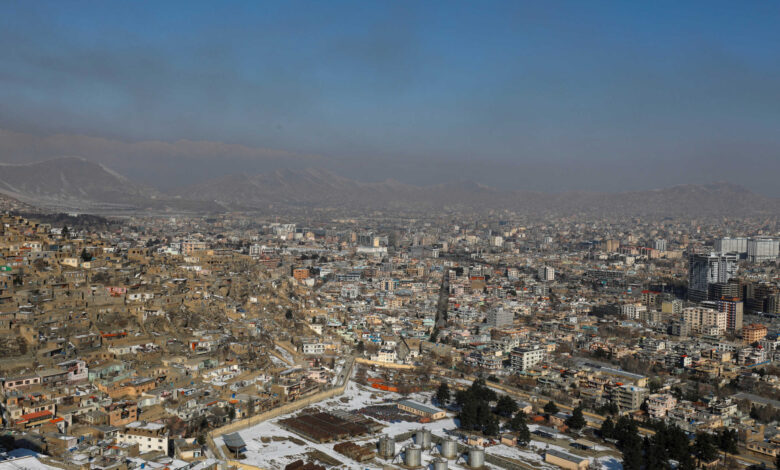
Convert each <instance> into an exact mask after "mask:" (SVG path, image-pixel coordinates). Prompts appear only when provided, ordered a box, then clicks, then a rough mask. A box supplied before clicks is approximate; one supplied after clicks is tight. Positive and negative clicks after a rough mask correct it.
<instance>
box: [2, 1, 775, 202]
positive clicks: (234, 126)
mask: <svg viewBox="0 0 780 470" xmlns="http://www.w3.org/2000/svg"><path fill="white" fill-rule="evenodd" d="M0 59H2V60H0V128H2V129H6V130H9V131H12V132H13V133H15V134H14V135H18V134H19V133H20V134H23V135H24V136H23V137H24V139H25V140H24V142H29V141H30V139H33V141H34V139H44V143H42V144H40V145H37V146H33V147H35V148H33V149H25V148H23V147H21V146H20V145H7V146H5V147H3V146H2V144H1V143H0V150H2V153H0V160H8V161H26V160H28V159H36V158H41V157H46V156H49V155H50V154H51V155H56V154H84V156H86V157H87V158H94V159H109V160H108V161H109V163H113V164H114V165H113V166H116V167H118V169H120V171H123V172H125V173H128V174H130V175H131V176H135V177H138V178H141V179H146V180H148V181H149V182H152V183H157V184H158V185H159V184H160V183H159V182H156V181H154V176H155V175H159V172H156V171H152V170H150V168H149V165H150V163H151V162H152V161H155V160H153V159H152V160H150V157H149V156H148V155H145V154H138V152H137V151H132V152H129V153H128V152H127V151H125V152H124V153H123V151H120V150H116V151H114V152H113V153H115V154H116V155H108V156H107V155H103V154H101V155H91V154H89V152H92V151H94V149H91V148H85V147H84V146H83V144H80V143H79V142H80V141H79V136H90V137H93V138H103V139H107V140H108V141H110V142H116V145H117V146H121V145H122V144H125V145H126V144H128V143H138V142H145V141H162V142H177V141H181V140H191V141H198V142H204V145H207V144H208V143H214V142H223V143H228V144H240V145H243V146H246V147H249V148H262V149H274V150H278V151H284V152H286V153H289V154H290V155H292V156H293V157H291V158H289V159H288V160H289V161H287V162H284V161H282V160H284V159H278V158H277V159H275V160H274V162H273V163H269V161H268V160H267V159H265V158H263V156H262V155H260V154H259V153H258V155H257V156H255V157H247V156H246V155H244V156H242V157H238V156H235V155H231V154H230V151H227V153H224V154H221V157H220V159H209V158H208V155H207V154H208V151H205V150H204V151H203V152H202V154H201V155H200V157H199V158H198V159H197V165H194V166H193V167H192V168H193V170H192V171H193V173H192V177H193V178H203V177H206V176H207V175H212V174H214V173H220V172H222V173H224V172H231V171H263V169H265V168H268V167H269V166H272V165H273V166H280V165H281V166H285V165H288V166H300V165H311V160H310V159H308V156H315V157H316V162H317V166H323V167H327V168H329V169H332V170H335V171H339V172H341V173H344V174H345V175H347V176H351V177H357V178H360V179H371V180H377V179H384V178H386V177H392V178H395V179H400V180H403V181H407V182H411V183H428V182H430V183H438V182H442V181H450V180H460V179H474V180H477V181H479V182H482V183H484V184H490V185H494V186H498V187H506V188H513V187H514V188H526V189H546V190H556V191H557V190H565V189H589V190H601V189H606V190H615V191H617V190H625V189H636V188H639V189H646V188H653V187H661V186H669V185H672V184H678V183H685V182H711V181H732V182H735V183H739V184H744V185H748V186H750V187H752V188H753V189H755V190H756V191H758V192H763V193H766V194H772V195H780V189H778V188H777V186H778V185H776V184H773V182H774V181H775V180H776V175H777V174H780V132H778V129H780V87H778V83H780V3H777V2H713V1H709V2H663V1H653V2H596V1H588V2H582V1H577V2H514V1H513V2H491V1H488V2H473V1H472V2H457V1H446V2H445V1H442V2H434V1H429V2H399V1H391V2H378V1H360V2H338V1H335V2H330V1H328V2H322V1H312V2H238V1H236V2H195V1H187V2H112V1H96V2H70V1H69V2H61V1H56V2H42V1H40V2H28V1H18V2H13V1H5V2H2V3H0ZM53 135H57V136H58V140H57V142H56V143H52V139H51V138H52V136H53ZM46 139H48V140H46ZM101 148H102V149H103V150H102V152H103V153H109V154H111V153H112V150H111V144H106V145H105V146H104V147H101ZM174 153H176V155H167V154H166V155H162V156H157V157H159V158H162V159H168V160H170V163H171V165H170V166H171V167H176V165H175V160H176V159H177V158H187V155H181V153H182V152H174ZM196 153H197V152H196ZM260 153H262V152H260ZM296 155H302V156H307V157H306V158H304V157H302V158H295V157H294V156H296ZM112 157H113V158H114V160H110V158H112ZM120 157H121V158H120ZM757 170H758V171H757ZM756 173H759V174H758V175H757V174H756ZM186 177H187V175H184V176H182V178H185V179H186ZM165 180H166V181H168V180H169V178H168V177H166V178H165ZM179 182H181V181H179Z"/></svg>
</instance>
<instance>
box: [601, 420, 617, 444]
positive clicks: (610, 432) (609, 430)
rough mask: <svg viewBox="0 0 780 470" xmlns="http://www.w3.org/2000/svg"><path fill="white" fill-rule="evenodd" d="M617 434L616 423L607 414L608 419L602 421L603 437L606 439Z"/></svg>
mask: <svg viewBox="0 0 780 470" xmlns="http://www.w3.org/2000/svg"><path fill="white" fill-rule="evenodd" d="M614 436H615V423H613V422H612V418H610V417H609V416H607V419H605V420H604V422H603V423H601V437H603V438H604V439H612V438H613V437H614Z"/></svg>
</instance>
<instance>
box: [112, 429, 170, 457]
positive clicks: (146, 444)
mask: <svg viewBox="0 0 780 470" xmlns="http://www.w3.org/2000/svg"><path fill="white" fill-rule="evenodd" d="M116 440H117V442H118V443H119V444H138V451H139V452H141V453H145V452H153V451H159V452H162V453H164V454H166V455H167V454H168V433H167V432H166V431H165V425H163V424H157V423H143V422H141V421H135V422H133V423H130V424H128V425H127V427H125V429H124V430H122V431H120V432H119V433H117V435H116Z"/></svg>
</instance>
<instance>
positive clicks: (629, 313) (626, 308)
mask: <svg viewBox="0 0 780 470" xmlns="http://www.w3.org/2000/svg"><path fill="white" fill-rule="evenodd" d="M644 312H647V306H646V305H642V304H639V303H630V304H623V305H621V306H620V314H621V315H622V316H624V317H625V318H628V319H630V320H639V317H640V316H642V314H643V313H644Z"/></svg>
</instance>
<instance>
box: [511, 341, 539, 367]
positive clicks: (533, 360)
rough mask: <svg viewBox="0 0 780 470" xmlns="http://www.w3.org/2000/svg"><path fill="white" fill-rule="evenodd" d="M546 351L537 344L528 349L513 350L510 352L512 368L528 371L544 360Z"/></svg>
mask: <svg viewBox="0 0 780 470" xmlns="http://www.w3.org/2000/svg"><path fill="white" fill-rule="evenodd" d="M545 354H546V350H545V349H544V348H542V347H540V346H539V345H538V344H535V345H533V346H532V347H530V348H515V349H513V350H512V354H511V357H512V368H514V369H516V370H528V369H530V368H531V367H533V366H535V365H536V364H538V363H540V362H542V361H543V360H544V357H545Z"/></svg>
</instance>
